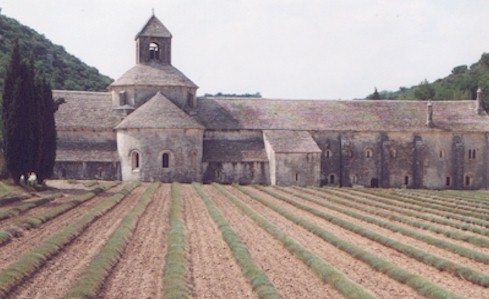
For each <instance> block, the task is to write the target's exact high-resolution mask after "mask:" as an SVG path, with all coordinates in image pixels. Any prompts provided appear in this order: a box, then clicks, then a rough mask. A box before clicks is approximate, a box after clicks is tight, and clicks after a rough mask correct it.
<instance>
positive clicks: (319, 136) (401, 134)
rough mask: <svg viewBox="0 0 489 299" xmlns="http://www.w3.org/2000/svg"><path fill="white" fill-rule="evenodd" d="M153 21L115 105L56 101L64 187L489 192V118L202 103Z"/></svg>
mask: <svg viewBox="0 0 489 299" xmlns="http://www.w3.org/2000/svg"><path fill="white" fill-rule="evenodd" d="M171 40H172V36H171V34H170V32H169V31H168V29H166V27H165V26H164V25H163V24H162V23H161V22H160V21H159V20H158V19H157V18H156V17H155V16H152V17H151V18H150V20H149V21H148V23H147V24H146V25H145V26H144V27H143V29H142V30H141V32H139V34H138V35H137V36H136V65H135V66H134V67H133V68H131V69H130V70H129V71H127V72H126V73H125V74H124V75H123V76H122V77H121V78H119V79H118V80H116V81H115V82H113V83H112V84H111V85H110V86H109V92H107V93H94V92H72V91H55V93H54V96H55V97H56V98H58V97H63V98H65V100H66V102H67V103H66V104H63V105H61V107H60V110H59V111H58V112H57V114H56V121H57V128H58V137H59V138H58V139H59V142H58V152H57V162H56V166H55V175H56V176H57V177H60V178H61V177H62V178H74V179H122V180H143V181H153V180H157V181H164V182H171V181H179V182H191V181H198V182H204V183H210V182H220V183H240V184H253V183H259V184H277V185H300V186H307V185H316V186H322V185H334V186H355V185H360V186H368V187H410V188H432V189H481V188H488V186H489V181H488V177H489V176H488V170H489V167H488V163H489V151H488V147H489V117H488V116H487V115H486V113H485V112H483V111H482V109H480V108H481V106H480V105H481V103H480V101H481V94H480V93H478V99H477V100H475V101H457V102H446V101H440V102H434V103H426V102H416V101H366V100H365V101H291V100H269V99H261V98H260V99H249V98H247V99H243V98H201V99H197V98H196V92H197V86H196V85H195V84H194V83H193V82H192V81H191V80H190V79H188V78H187V77H186V76H185V75H184V74H183V73H181V72H180V71H179V70H178V69H176V68H175V67H174V66H172V64H171Z"/></svg>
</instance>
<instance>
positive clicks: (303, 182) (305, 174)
mask: <svg viewBox="0 0 489 299" xmlns="http://www.w3.org/2000/svg"><path fill="white" fill-rule="evenodd" d="M320 165H321V154H320V153H275V167H276V170H275V171H276V174H275V176H276V181H275V183H276V184H277V185H279V186H292V185H294V186H319V183H320Z"/></svg>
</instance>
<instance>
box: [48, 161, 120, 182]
mask: <svg viewBox="0 0 489 299" xmlns="http://www.w3.org/2000/svg"><path fill="white" fill-rule="evenodd" d="M53 178H54V179H77V180H120V179H121V169H120V163H119V162H89V161H87V162H80V161H63V162H56V164H55V165H54V174H53Z"/></svg>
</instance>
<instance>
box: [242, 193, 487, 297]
mask: <svg viewBox="0 0 489 299" xmlns="http://www.w3.org/2000/svg"><path fill="white" fill-rule="evenodd" d="M250 190H252V191H253V192H256V193H258V194H260V195H261V196H262V197H264V198H266V199H267V200H270V201H271V202H273V203H275V204H279V205H280V206H281V207H283V208H285V209H287V210H288V211H290V212H292V213H294V214H296V215H297V216H299V217H303V218H304V219H306V220H307V221H309V222H311V223H314V224H316V225H318V226H320V227H322V228H323V229H325V230H327V231H330V232H332V233H334V234H335V235H337V236H341V238H342V239H343V240H344V241H347V242H350V243H351V244H353V245H355V246H358V247H361V248H362V249H364V250H366V251H368V252H370V253H372V254H374V255H377V256H378V257H380V258H382V259H384V260H386V261H388V262H390V263H392V264H394V265H396V266H398V267H400V268H404V269H406V270H408V271H410V272H412V273H415V274H417V275H420V276H422V277H425V278H427V279H429V280H431V281H432V282H434V283H436V284H438V285H439V286H441V287H444V288H446V289H447V290H450V291H451V292H453V293H456V294H460V295H463V296H465V297H467V298H486V297H489V289H486V288H484V287H481V286H477V285H474V284H471V283H468V282H467V281H465V280H463V279H459V278H456V277H455V276H453V275H451V274H449V273H446V272H440V271H438V270H436V269H435V268H433V267H430V266H427V265H425V264H423V263H421V262H418V261H417V260H414V259H412V258H409V257H407V256H405V255H403V254H401V253H399V252H397V251H395V250H393V249H391V248H388V247H386V246H383V245H381V244H379V243H377V242H374V241H371V240H369V239H367V238H364V237H361V236H359V235H357V234H355V233H352V232H350V231H348V230H345V229H343V228H341V227H339V226H337V225H334V224H331V223H330V222H328V221H325V220H323V219H321V218H319V217H316V216H314V215H312V214H310V213H308V212H305V211H303V210H300V209H298V208H295V207H293V206H291V205H290V204H287V203H285V202H283V201H281V200H278V199H276V198H274V197H272V196H270V195H268V194H266V193H264V192H261V191H259V190H256V189H254V188H251V187H250ZM248 201H249V202H252V200H250V199H248ZM253 205H254V206H255V207H256V208H257V209H261V211H263V213H264V214H266V215H267V217H270V219H273V220H272V221H273V222H274V223H276V224H277V225H278V226H284V227H287V226H288V227H290V221H288V220H286V219H283V217H281V216H280V215H277V214H276V213H274V212H273V211H271V210H269V209H268V208H264V207H263V205H261V204H259V203H258V202H256V201H255V202H254V203H253ZM323 210H324V211H327V213H328V214H331V215H333V216H335V217H338V218H344V219H345V220H347V219H346V217H343V216H342V215H343V214H341V213H337V212H335V211H331V210H327V209H326V210H325V208H323ZM348 221H349V222H351V223H353V224H355V225H358V226H363V227H365V228H367V224H365V223H362V222H361V221H358V220H356V219H349V220H348ZM302 230H303V229H301V228H296V229H293V230H290V231H291V234H293V235H297V236H298V237H300V236H303V235H305V232H306V230H303V231H302ZM301 231H302V232H301ZM376 232H377V233H381V234H384V233H385V236H389V237H391V236H392V235H388V234H390V232H389V231H385V230H383V231H382V232H381V229H380V228H379V229H377V230H376ZM314 237H315V236H314ZM314 239H316V240H314ZM397 239H398V240H400V241H401V242H402V243H408V242H403V240H404V237H403V236H402V235H400V234H398V237H397ZM319 241H320V239H319V238H312V240H304V242H308V244H311V246H312V244H314V245H316V244H317V243H318V242H319ZM318 250H320V249H319V248H318ZM433 250H435V249H433ZM457 257H458V256H457ZM457 257H455V259H453V260H452V261H453V262H458V261H459V260H457V259H456V258H457ZM396 288H397V287H396ZM400 297H402V296H395V298H400Z"/></svg>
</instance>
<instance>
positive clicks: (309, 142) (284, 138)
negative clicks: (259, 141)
mask: <svg viewBox="0 0 489 299" xmlns="http://www.w3.org/2000/svg"><path fill="white" fill-rule="evenodd" d="M263 134H264V135H265V138H266V140H268V142H269V143H270V146H271V147H272V149H273V150H274V152H276V153H320V152H321V149H320V148H319V147H318V145H317V144H316V142H315V141H314V139H313V138H312V136H311V134H309V132H307V131H283V130H265V131H263Z"/></svg>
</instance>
